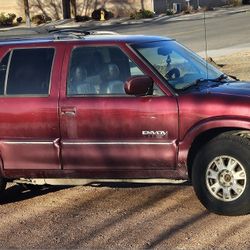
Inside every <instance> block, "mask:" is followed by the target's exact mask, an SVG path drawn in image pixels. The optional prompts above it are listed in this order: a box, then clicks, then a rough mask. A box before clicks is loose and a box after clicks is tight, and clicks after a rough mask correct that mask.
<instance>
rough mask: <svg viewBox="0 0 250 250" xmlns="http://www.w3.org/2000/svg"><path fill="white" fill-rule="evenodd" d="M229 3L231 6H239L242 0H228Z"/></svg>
mask: <svg viewBox="0 0 250 250" xmlns="http://www.w3.org/2000/svg"><path fill="white" fill-rule="evenodd" d="M229 4H232V5H233V6H239V5H242V0H229Z"/></svg>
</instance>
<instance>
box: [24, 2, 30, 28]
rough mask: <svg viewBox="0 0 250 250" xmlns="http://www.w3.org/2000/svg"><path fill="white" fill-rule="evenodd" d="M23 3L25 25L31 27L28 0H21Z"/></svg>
mask: <svg viewBox="0 0 250 250" xmlns="http://www.w3.org/2000/svg"><path fill="white" fill-rule="evenodd" d="M23 5H24V12H25V20H26V25H27V26H28V27H31V25H30V8H29V1H28V0H23Z"/></svg>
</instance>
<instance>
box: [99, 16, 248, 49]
mask: <svg viewBox="0 0 250 250" xmlns="http://www.w3.org/2000/svg"><path fill="white" fill-rule="evenodd" d="M173 20H176V19H173ZM206 27H207V41H208V49H209V50H215V49H216V50H217V49H222V48H228V47H246V46H247V47H250V11H248V12H243V13H237V14H233V15H222V16H218V17H213V18H208V19H207V20H206ZM102 29H112V30H114V31H117V32H119V33H121V34H145V35H163V36H169V37H172V38H175V39H177V40H178V41H180V42H182V43H183V44H185V45H186V46H188V47H190V48H191V49H193V50H194V51H196V52H199V51H204V50H205V39H204V38H205V32H204V20H202V19H199V20H189V21H188V20H186V21H170V20H164V19H163V20H159V21H158V22H148V23H146V24H145V23H143V24H134V25H128V26H127V25H126V26H125V25H120V26H117V27H113V28H109V27H104V28H102Z"/></svg>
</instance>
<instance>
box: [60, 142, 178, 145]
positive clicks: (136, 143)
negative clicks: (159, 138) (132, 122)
mask: <svg viewBox="0 0 250 250" xmlns="http://www.w3.org/2000/svg"><path fill="white" fill-rule="evenodd" d="M62 144H63V145H171V144H173V143H172V142H126V141H119V142H63V141H62Z"/></svg>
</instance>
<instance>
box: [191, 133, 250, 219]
mask: <svg viewBox="0 0 250 250" xmlns="http://www.w3.org/2000/svg"><path fill="white" fill-rule="evenodd" d="M192 182H193V187H194V190H195V193H196V195H197V197H198V198H199V200H200V201H201V203H202V204H203V205H204V206H205V207H206V208H207V209H208V210H209V211H212V212H214V213H217V214H222V215H234V216H235V215H243V214H248V213H249V212H250V140H249V139H246V138H242V137H240V136H236V135H233V134H232V133H225V134H222V135H220V136H218V137H216V138H214V139H213V140H211V141H209V142H208V143H207V144H206V145H205V146H204V147H203V148H201V150H200V151H199V153H198V154H197V156H196V158H195V160H194V165H193V168H192Z"/></svg>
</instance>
